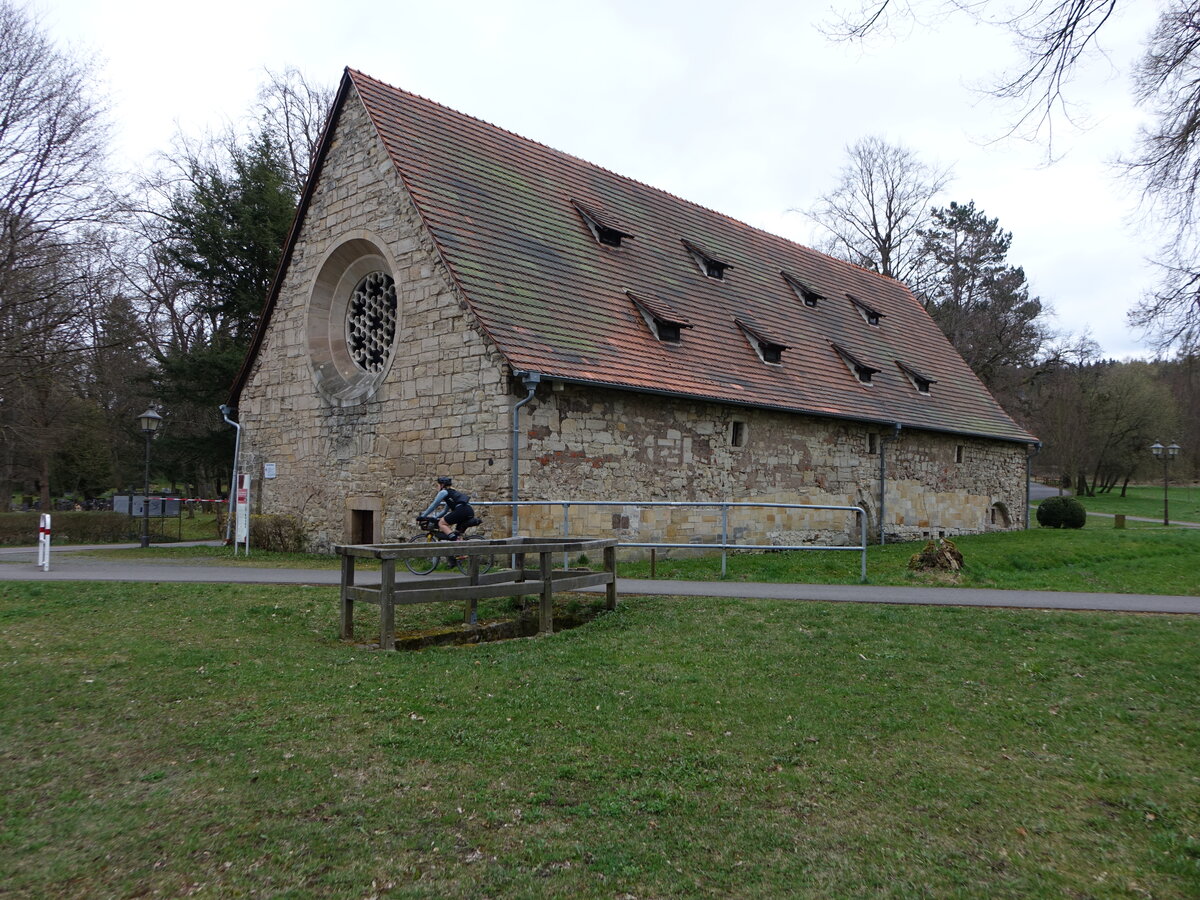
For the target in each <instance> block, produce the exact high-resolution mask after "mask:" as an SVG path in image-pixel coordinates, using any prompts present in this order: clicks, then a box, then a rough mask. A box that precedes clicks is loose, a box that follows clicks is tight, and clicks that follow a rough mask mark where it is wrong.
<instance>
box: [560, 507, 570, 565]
mask: <svg viewBox="0 0 1200 900" xmlns="http://www.w3.org/2000/svg"><path fill="white" fill-rule="evenodd" d="M562 508H563V537H565V538H568V537H570V536H571V504H570V503H567V502H564V503H563V505H562ZM563 568H564V569H569V568H571V566H570V565H569V564H568V562H567V551H566V550H564V551H563Z"/></svg>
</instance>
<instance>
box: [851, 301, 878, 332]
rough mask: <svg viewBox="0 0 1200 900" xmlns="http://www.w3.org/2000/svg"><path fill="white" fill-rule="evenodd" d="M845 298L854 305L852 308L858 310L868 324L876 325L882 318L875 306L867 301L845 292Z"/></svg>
mask: <svg viewBox="0 0 1200 900" xmlns="http://www.w3.org/2000/svg"><path fill="white" fill-rule="evenodd" d="M846 299H847V300H849V301H850V302H851V303H852V304H853V305H854V308H855V309H857V310H858V314H859V315H860V316H862V317H863V321H864V322H866V323H867V324H868V325H875V326H878V325H879V323H880V321H881V320H882V319H883V313H881V312H880V311H879V310H877V309H875V307H873V306H871V305H869V304H867V303H863V302H862V301H861V300H859V299H858V298H857V297H855V296H853V295H851V294H847V295H846Z"/></svg>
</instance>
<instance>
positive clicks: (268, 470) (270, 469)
mask: <svg viewBox="0 0 1200 900" xmlns="http://www.w3.org/2000/svg"><path fill="white" fill-rule="evenodd" d="M274 477H275V463H263V478H274Z"/></svg>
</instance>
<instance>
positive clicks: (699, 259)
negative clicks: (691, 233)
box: [683, 240, 733, 281]
mask: <svg viewBox="0 0 1200 900" xmlns="http://www.w3.org/2000/svg"><path fill="white" fill-rule="evenodd" d="M683 246H684V247H686V248H687V251H688V253H690V254H691V255H692V259H693V260H695V262H696V265H697V266H699V267H700V271H701V272H703V273H704V275H705V276H706V277H708V278H715V279H717V280H718V281H723V280H724V279H725V271H726V270H727V269H732V268H733V266H731V265H730V264H729V263H727V262H721V260H719V259H717V258H716V257H715V256H713V255H712V254H711V253H707V252H706V251H704V250H701V249H700V248H699V247H697V246H696V245H695V244H693V243H692V242H691V241H687V240H685V241H684V242H683Z"/></svg>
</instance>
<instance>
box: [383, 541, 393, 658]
mask: <svg viewBox="0 0 1200 900" xmlns="http://www.w3.org/2000/svg"><path fill="white" fill-rule="evenodd" d="M382 563H383V565H382V569H383V571H382V572H380V573H379V647H380V649H381V650H395V649H396V561H395V560H394V559H384V560H382Z"/></svg>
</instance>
